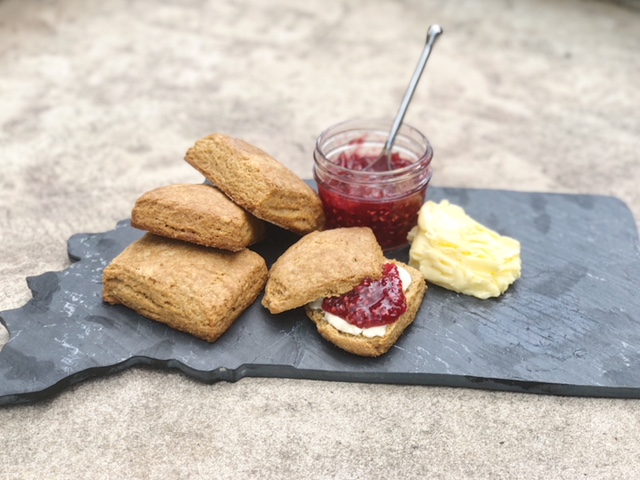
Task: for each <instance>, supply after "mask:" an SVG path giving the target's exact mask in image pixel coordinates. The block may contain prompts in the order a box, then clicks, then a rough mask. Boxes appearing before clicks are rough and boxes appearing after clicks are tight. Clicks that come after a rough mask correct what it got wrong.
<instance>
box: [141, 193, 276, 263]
mask: <svg viewBox="0 0 640 480" xmlns="http://www.w3.org/2000/svg"><path fill="white" fill-rule="evenodd" d="M131 225H132V226H133V227H135V228H139V229H141V230H145V231H147V232H150V233H154V234H156V235H160V236H163V237H167V238H174V239H177V240H183V241H185V242H190V243H196V244H198V245H204V246H207V247H215V248H221V249H224V250H231V251H234V252H237V251H240V250H242V249H244V248H246V247H248V246H250V245H253V244H254V243H257V242H260V241H262V240H263V239H264V238H265V235H266V225H265V223H264V222H263V221H262V220H260V219H258V218H256V217H254V216H253V215H251V214H250V213H249V212H247V211H246V210H244V209H243V208H241V207H239V206H238V205H236V204H235V203H234V202H232V201H231V199H229V197H227V196H226V195H225V194H224V193H222V192H221V191H220V190H218V189H217V188H215V187H213V186H211V185H205V184H193V185H192V184H176V185H167V186H164V187H160V188H156V189H154V190H151V191H149V192H146V193H145V194H143V195H142V196H141V197H140V198H139V199H138V200H137V201H136V203H135V206H134V207H133V210H132V212H131Z"/></svg>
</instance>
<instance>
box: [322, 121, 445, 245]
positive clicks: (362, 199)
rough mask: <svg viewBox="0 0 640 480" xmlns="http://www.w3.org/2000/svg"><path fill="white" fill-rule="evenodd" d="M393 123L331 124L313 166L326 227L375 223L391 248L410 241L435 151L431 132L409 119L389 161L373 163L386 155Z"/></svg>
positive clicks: (376, 231)
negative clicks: (425, 131) (424, 133)
mask: <svg viewBox="0 0 640 480" xmlns="http://www.w3.org/2000/svg"><path fill="white" fill-rule="evenodd" d="M389 126H390V123H387V122H385V121H382V120H350V121H347V122H343V123H340V124H337V125H334V126H333V127H330V128H328V129H327V130H325V131H324V132H323V133H322V134H320V136H319V137H318V140H317V141H316V149H315V151H314V170H313V171H314V178H315V180H316V182H317V184H318V193H319V195H320V198H321V199H322V204H323V207H324V211H325V215H326V217H327V224H326V228H337V227H362V226H365V227H370V228H371V229H372V230H373V233H374V234H375V236H376V239H377V240H378V243H379V244H380V246H381V247H382V248H383V250H384V251H385V252H389V251H393V250H398V249H400V248H403V247H405V246H407V245H408V240H407V234H408V233H409V230H411V228H413V226H414V225H415V224H416V223H417V220H418V211H419V210H420V207H421V206H422V204H423V203H424V201H425V197H426V193H427V186H428V184H429V180H430V179H431V173H432V172H431V158H432V157H433V150H432V148H431V145H430V144H429V141H428V140H427V138H426V137H425V136H424V135H423V134H422V133H420V132H419V131H418V130H416V129H415V128H413V127H411V126H409V125H406V124H403V125H402V127H401V128H400V130H399V132H398V135H397V137H396V141H395V143H394V146H393V149H392V151H391V159H390V163H389V166H387V165H385V164H384V163H382V164H379V163H378V164H376V167H377V168H370V169H367V167H368V166H369V165H370V164H372V163H373V162H374V161H375V160H376V159H377V158H378V156H379V155H380V152H381V151H382V148H383V147H384V143H385V142H386V140H387V136H388V134H389Z"/></svg>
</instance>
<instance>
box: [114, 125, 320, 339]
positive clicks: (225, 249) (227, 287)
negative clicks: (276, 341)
mask: <svg viewBox="0 0 640 480" xmlns="http://www.w3.org/2000/svg"><path fill="white" fill-rule="evenodd" d="M185 159H186V161H187V162H188V163H189V164H191V165H192V166H193V167H194V168H196V169H197V170H199V171H200V172H201V173H202V174H203V175H204V176H205V178H206V179H207V180H209V181H210V182H211V183H212V184H213V185H215V186H212V185H208V184H188V185H186V184H183V185H170V186H165V187H161V188H158V189H155V190H152V191H150V192H147V193H145V194H144V195H142V196H141V197H140V198H139V199H138V201H137V202H136V204H135V206H134V208H133V211H132V214H131V223H132V226H134V227H136V228H139V229H141V230H145V231H146V232H148V233H147V234H146V235H145V236H144V237H142V238H141V239H140V240H138V241H137V242H134V243H133V244H132V245H130V246H129V247H128V248H127V249H126V250H125V251H124V252H122V254H120V255H119V256H118V257H117V258H115V259H114V260H113V262H112V263H111V264H110V265H109V266H108V267H107V268H106V269H105V271H104V275H103V283H104V289H103V298H104V300H105V301H106V302H108V303H111V304H122V305H125V306H127V307H129V308H131V309H133V310H135V311H136V312H138V313H140V314H141V315H143V316H145V317H147V318H150V319H153V320H156V321H158V322H161V323H165V324H167V325H169V326H170V327H173V328H175V329H177V330H181V331H184V332H188V333H190V334H192V335H195V336H196V337H199V338H202V339H204V340H207V341H209V342H214V341H216V340H217V339H218V338H219V337H220V336H221V335H222V334H223V333H224V332H226V331H227V330H228V329H229V327H230V326H231V325H232V324H233V322H234V321H235V320H236V319H237V318H238V317H239V316H240V314H241V313H242V312H243V311H244V310H245V309H247V308H248V307H249V306H250V305H251V304H252V303H253V302H254V301H255V300H256V298H257V297H258V296H259V295H260V293H261V292H262V290H263V288H264V287H265V284H266V282H267V276H268V269H267V265H266V262H265V260H264V259H263V258H262V257H261V256H260V255H259V254H257V253H256V252H254V251H252V250H250V249H248V247H249V246H251V245H253V244H255V243H257V242H260V241H262V240H263V239H264V238H265V235H266V231H267V229H266V224H265V222H269V223H273V224H275V225H277V226H279V227H282V228H284V229H287V230H290V231H293V232H295V233H297V234H300V235H305V234H307V233H309V232H312V231H314V230H320V229H322V227H323V226H324V212H323V210H322V203H321V201H320V198H319V197H318V195H317V193H316V192H315V191H314V190H313V189H312V188H311V187H310V186H309V185H307V184H306V183H305V182H304V181H303V180H302V179H300V178H299V177H298V176H297V175H296V174H295V173H293V172H292V171H291V170H289V169H288V168H286V167H285V166H284V165H282V164H281V163H280V162H278V161H277V160H275V159H274V158H272V157H271V156H269V155H268V154H267V153H265V152H264V151H262V150H260V149H258V148H256V147H254V146H252V145H250V144H248V143H246V142H244V141H242V140H238V139H235V138H232V137H229V136H226V135H220V134H214V135H211V136H209V137H206V138H204V139H202V140H199V141H198V142H196V144H195V145H194V146H193V147H192V148H191V149H189V151H188V152H187V155H186V158H185Z"/></svg>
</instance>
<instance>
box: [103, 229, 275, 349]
mask: <svg viewBox="0 0 640 480" xmlns="http://www.w3.org/2000/svg"><path fill="white" fill-rule="evenodd" d="M267 274H268V269H267V265H266V263H265V261H264V259H263V258H262V257H261V256H260V255H258V254H257V253H255V252H253V251H251V250H248V249H244V250H242V251H240V252H229V251H224V250H218V249H214V248H208V247H203V246H200V245H195V244H190V243H186V242H181V241H179V240H172V239H168V238H163V237H160V236H156V235H152V234H149V233H147V234H146V235H145V236H144V237H142V238H141V239H140V240H138V241H136V242H134V243H133V244H131V245H130V246H129V247H127V248H126V249H125V250H124V252H122V253H121V254H120V255H119V256H117V257H116V258H115V259H114V260H113V261H112V262H111V264H110V265H109V266H107V268H106V269H105V271H104V274H103V284H104V287H103V299H104V301H106V302H108V303H110V304H114V305H115V304H122V305H124V306H126V307H129V308H130V309H132V310H135V311H136V312H138V313H139V314H140V315H143V316H145V317H147V318H150V319H152V320H156V321H158V322H160V323H164V324H166V325H168V326H170V327H172V328H174V329H176V330H180V331H183V332H187V333H190V334H192V335H194V336H196V337H199V338H201V339H203V340H207V341H209V342H214V341H216V340H217V339H218V338H220V336H221V335H222V334H223V333H224V332H226V331H227V330H228V329H229V327H231V325H232V324H233V322H234V321H235V320H236V319H237V318H238V317H239V316H240V314H241V313H242V312H243V311H244V310H245V309H247V308H248V307H249V306H250V305H251V304H252V303H253V302H254V301H255V300H256V298H257V297H258V295H259V294H260V293H261V292H262V289H263V288H264V285H265V283H266V280H267Z"/></svg>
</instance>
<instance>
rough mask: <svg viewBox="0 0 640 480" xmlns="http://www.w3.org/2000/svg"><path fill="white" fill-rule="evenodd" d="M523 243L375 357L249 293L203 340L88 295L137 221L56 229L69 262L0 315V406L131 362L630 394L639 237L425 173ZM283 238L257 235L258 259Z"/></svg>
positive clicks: (578, 199) (234, 376)
mask: <svg viewBox="0 0 640 480" xmlns="http://www.w3.org/2000/svg"><path fill="white" fill-rule="evenodd" d="M429 198H430V199H432V200H440V199H443V198H447V199H449V200H450V201H451V202H452V203H455V204H458V205H461V206H462V207H464V208H465V210H466V211H467V212H468V213H469V214H470V215H471V216H472V217H474V218H476V219H477V220H479V221H480V222H482V223H484V224H486V225H488V226H490V227H491V228H494V229H495V230H497V231H499V232H500V233H502V234H505V235H510V236H513V237H515V238H517V239H519V240H520V241H521V243H522V261H523V274H522V278H521V279H520V280H518V281H517V282H516V283H515V284H514V285H513V286H512V287H511V288H510V289H509V290H508V291H507V293H506V294H505V295H503V296H502V297H500V298H498V299H490V300H477V299H475V298H472V297H467V296H463V295H458V294H456V293H453V292H450V291H447V290H444V289H441V288H439V287H436V286H430V288H429V291H428V292H427V296H426V299H425V301H424V303H423V305H422V307H421V309H420V311H419V313H418V316H417V318H416V320H415V322H414V324H413V325H412V326H411V327H410V328H409V329H408V330H407V331H406V332H405V334H404V335H403V336H402V337H401V339H400V340H399V341H398V343H397V344H396V346H395V347H394V348H393V349H392V350H391V351H389V352H388V353H387V354H386V355H384V356H382V357H380V358H377V359H371V358H361V357H357V356H354V355H351V354H348V353H346V352H343V351H341V350H339V349H337V348H336V347H334V346H333V345H331V344H329V343H328V342H326V341H324V340H323V339H322V338H321V337H320V336H319V335H318V334H317V332H316V331H315V327H314V325H313V324H312V322H311V321H310V320H308V319H307V318H306V316H305V315H304V312H303V310H302V309H298V310H295V311H292V312H288V313H284V314H280V315H277V316H274V315H270V314H269V313H268V312H267V311H266V310H265V309H264V308H263V307H262V306H261V305H260V299H258V301H257V302H256V303H255V304H254V305H253V306H252V307H250V308H249V309H248V310H247V311H245V313H244V314H243V315H242V316H241V317H240V318H239V319H238V321H237V322H236V323H235V324H234V325H233V327H232V328H231V329H230V330H229V331H228V332H227V333H226V334H225V335H224V336H223V337H222V338H221V339H220V340H218V342H216V343H214V344H209V343H207V342H204V341H201V340H198V339H196V338H194V337H191V336H189V335H187V334H184V333H180V332H177V331H174V330H171V329H169V328H168V327H166V326H164V325H161V324H159V323H156V322H153V321H150V320H148V319H145V318H143V317H141V316H139V315H137V314H135V313H134V312H132V311H130V310H128V309H126V308H124V307H121V306H110V305H107V304H104V303H103V302H102V300H101V291H102V284H101V277H102V271H103V269H104V267H105V266H106V265H107V264H108V263H109V262H110V261H111V260H112V259H113V258H114V257H115V256H116V255H117V254H118V253H120V252H121V251H122V250H123V249H124V248H126V246H127V245H129V244H130V243H131V242H132V241H134V240H135V239H137V238H139V237H140V236H141V235H142V234H143V232H141V231H139V230H136V229H133V228H132V227H131V226H130V224H129V221H123V222H120V223H119V224H118V225H117V227H116V228H115V229H114V230H112V231H109V232H104V233H99V234H78V235H75V236H73V237H71V238H70V239H69V242H68V248H69V256H70V258H71V259H72V260H74V261H75V263H73V264H72V265H71V266H70V267H69V268H67V269H66V270H64V271H62V272H48V273H44V274H42V275H40V276H37V277H29V278H27V283H28V285H29V288H30V289H31V290H32V292H33V298H32V300H30V301H29V302H28V303H27V304H25V305H24V306H23V307H21V308H18V309H15V310H9V311H5V312H2V313H0V321H2V323H3V324H4V325H5V326H6V327H7V328H8V330H9V332H10V334H11V339H10V341H9V342H8V343H7V344H6V345H5V346H4V348H2V350H0V404H16V403H29V402H35V401H38V400H41V399H46V398H49V397H51V396H52V395H55V394H57V393H58V392H60V391H62V390H63V389H65V388H67V387H69V386H70V385H73V384H76V383H78V382H81V381H82V380H84V379H87V378H90V377H96V376H100V375H108V374H111V373H115V372H118V371H121V370H123V369H126V368H128V367H132V366H135V365H149V366H152V367H156V368H165V369H178V370H180V371H182V372H184V373H185V374H187V375H189V376H190V377H193V378H194V379H197V380H200V381H203V382H210V383H212V382H216V381H229V382H234V381H237V380H239V379H241V378H243V377H251V376H253V377H280V378H285V377H286V378H305V379H318V380H336V381H350V382H372V383H396V384H419V385H441V386H458V387H471V388H483V389H491V390H503V391H516V392H531V393H540V394H559V395H578V396H601V397H630V398H640V368H639V366H640V295H638V290H637V288H638V286H639V285H640V250H639V248H638V232H637V228H636V225H635V221H634V219H633V216H632V214H631V212H630V211H629V209H628V208H627V207H626V206H625V205H624V203H622V202H621V201H620V200H618V199H616V198H613V197H603V196H591V195H564V194H543V193H527V192H524V193H523V192H511V191H501V190H475V189H448V188H436V187H432V188H431V190H430V193H429ZM296 238H297V237H295V236H294V235H293V234H290V233H287V232H284V231H282V230H279V229H276V228H275V227H274V228H273V229H272V231H271V232H270V234H269V240H268V241H266V242H264V243H263V244H261V245H258V246H256V248H255V250H256V251H258V252H259V253H261V254H262V255H263V256H264V257H265V258H266V260H267V263H268V264H269V265H270V264H271V263H272V262H273V261H275V259H276V258H277V257H278V255H280V253H281V252H283V251H284V250H285V249H286V248H287V247H288V246H289V245H290V244H291V243H292V242H293V241H295V239H296ZM394 256H395V258H398V259H400V260H404V261H406V260H407V259H408V249H405V250H403V251H400V252H398V254H397V255H394Z"/></svg>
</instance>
